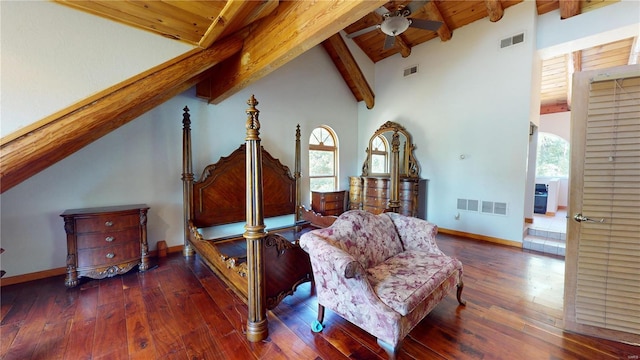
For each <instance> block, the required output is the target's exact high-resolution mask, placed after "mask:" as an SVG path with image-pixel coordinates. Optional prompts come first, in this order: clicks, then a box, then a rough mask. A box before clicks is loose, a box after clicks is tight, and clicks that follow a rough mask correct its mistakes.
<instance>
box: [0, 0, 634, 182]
mask: <svg viewBox="0 0 640 360" xmlns="http://www.w3.org/2000/svg"><path fill="white" fill-rule="evenodd" d="M55 1H57V2H59V3H61V4H64V5H67V6H70V7H73V8H75V9H78V10H82V11H85V12H88V13H91V14H94V15H97V16H101V17H105V18H108V19H111V20H114V21H117V22H121V23H123V24H127V25H130V26H134V27H137V28H140V29H144V30H147V31H151V32H154V33H157V34H160V35H162V36H165V37H168V38H171V39H176V40H177V41H184V42H187V43H190V44H193V45H196V49H194V50H193V51H192V52H190V53H188V54H185V55H184V56H182V57H180V58H177V59H175V60H174V61H171V62H169V63H167V64H163V65H161V66H159V67H157V68H155V69H152V70H150V71H149V72H147V73H144V74H140V75H138V76H136V77H134V78H132V79H129V80H127V81H125V82H123V83H121V84H119V85H117V86H115V87H113V88H110V89H106V90H105V91H104V92H102V93H100V94H97V95H94V96H92V97H91V98H87V99H86V100H84V101H81V102H79V103H78V104H75V105H74V106H72V107H70V108H68V109H65V110H63V111H60V112H58V113H56V114H53V115H51V116H50V117H47V118H45V119H42V120H40V121H38V122H36V123H34V124H32V125H31V126H27V127H25V128H23V129H21V130H20V131H18V132H16V133H14V134H10V135H8V136H6V137H3V138H2V139H1V141H0V146H1V149H0V150H1V152H0V184H1V187H0V192H4V191H6V190H8V189H10V188H11V187H13V186H15V185H16V184H18V183H20V182H22V181H23V180H25V179H27V178H29V177H30V176H32V175H34V174H36V173H38V172H39V171H41V170H43V169H44V168H46V167H48V166H49V165H51V164H53V163H55V162H56V161H58V160H61V159H62V158H64V157H66V156H68V155H70V154H71V153H73V152H75V151H77V150H78V149H80V148H82V147H83V146H85V145H87V144H89V143H90V142H92V141H94V140H96V139H98V138H99V137H101V136H104V135H105V134H107V133H109V132H110V131H112V130H113V129H115V128H117V127H118V126H121V125H123V124H125V123H127V122H128V121H131V120H133V119H135V118H136V117H138V116H140V115H141V114H142V113H144V112H146V111H148V110H150V109H151V108H153V107H155V106H157V105H159V104H161V103H162V102H164V101H166V100H167V99H169V98H170V97H171V96H174V95H175V94H177V93H179V92H180V91H184V89H185V87H189V86H193V85H194V84H196V93H197V95H198V96H200V97H203V98H206V99H207V100H208V101H209V102H212V103H219V102H221V101H222V100H224V99H226V98H227V97H229V96H231V95H233V94H234V93H236V92H237V91H239V90H241V89H242V88H244V87H246V86H248V85H250V84H251V83H253V82H254V81H256V80H258V79H260V78H262V77H264V76H266V75H267V74H269V73H271V72H272V71H274V70H275V69H277V68H279V67H280V66H282V65H284V64H285V63H287V62H288V61H290V60H291V59H293V58H295V57H296V56H298V55H300V54H302V53H303V52H305V51H306V50H308V49H310V48H312V47H314V46H316V45H318V44H321V43H322V44H323V46H324V48H325V49H327V51H328V53H329V54H330V55H331V58H332V59H333V61H334V62H335V64H336V66H337V69H338V70H339V71H340V73H341V74H342V76H343V78H344V79H345V82H346V83H347V85H348V86H349V88H350V89H351V90H352V92H353V94H354V97H355V99H356V100H357V101H365V103H366V105H367V107H369V108H372V107H373V106H374V98H375V95H374V93H373V91H372V89H371V87H370V86H369V84H367V82H366V79H365V78H364V76H363V75H362V73H361V71H360V69H359V68H358V65H357V63H356V62H355V61H354V60H353V57H352V56H351V54H350V53H349V50H348V48H347V47H346V45H345V44H344V41H343V40H342V38H341V36H337V35H336V34H338V33H339V32H341V31H342V30H344V33H345V34H351V33H353V32H355V31H358V30H360V29H363V28H366V27H368V26H371V25H376V24H379V23H380V21H381V19H382V17H381V16H380V15H379V14H378V13H379V12H380V11H378V12H376V10H377V9H379V8H380V6H384V7H385V8H386V9H387V10H388V11H393V10H396V9H399V8H402V7H403V6H407V5H408V4H409V3H411V1H389V2H386V1H384V0H376V1H374V0H350V1H335V2H333V1H281V2H279V1H278V0H262V1H244V0H227V1H180V0H143V1H120V0H117V1H114V0H97V1H75V0H71V1H69V0H55ZM522 1H523V0H479V1H474V0H459V1H458V0H433V1H430V2H421V1H416V2H415V4H412V5H419V6H417V10H415V11H414V13H413V14H411V18H415V19H424V20H437V21H440V22H442V26H441V27H440V28H439V29H438V30H437V31H429V30H421V29H414V28H409V29H408V30H407V31H405V32H403V33H402V34H401V35H399V36H396V39H395V43H394V46H392V47H391V48H390V49H387V50H385V49H384V48H383V44H384V40H385V35H384V34H383V33H382V32H381V31H380V30H379V29H374V30H373V31H370V32H368V33H366V34H364V35H361V36H357V37H355V38H354V42H355V43H356V44H357V45H358V46H359V47H360V48H361V49H362V50H363V51H364V52H365V53H366V54H367V56H368V57H369V58H370V59H371V60H372V61H374V62H378V61H380V60H383V59H385V58H387V57H389V56H393V55H395V54H398V53H399V54H401V56H404V57H406V56H410V54H411V48H412V47H413V46H416V45H418V44H421V43H424V42H426V41H431V40H439V41H447V40H449V39H450V38H451V37H452V36H453V34H454V32H455V30H456V29H458V28H460V27H462V26H465V25H467V24H470V23H472V22H474V21H478V20H481V19H484V18H489V19H490V20H491V21H494V22H495V21H500V19H501V18H502V17H503V16H504V9H507V8H509V7H511V6H513V5H515V4H517V3H519V2H522ZM615 1H619V0H603V1H593V0H536V8H537V12H538V14H539V15H541V14H544V13H547V12H549V11H553V10H556V9H560V16H561V17H562V18H568V17H572V16H575V15H578V14H580V13H581V12H584V11H588V10H591V9H593V8H595V7H599V6H604V5H607V4H610V3H611V2H615ZM293 19H295V21H293ZM293 34H295V36H292V35H293ZM634 46H635V49H636V54H637V40H636V39H630V40H628V41H627V42H625V43H622V44H620V45H618V46H617V47H616V48H617V49H618V50H617V51H622V52H624V51H623V50H622V48H624V49H625V51H626V53H627V57H628V58H629V57H632V56H629V54H631V53H633V51H632V50H631V48H632V47H634ZM611 51H612V52H613V51H614V50H613V48H612V49H611ZM605 53H607V54H608V53H609V50H606V49H604V48H598V49H584V50H582V52H581V53H580V54H579V55H576V54H572V55H571V57H569V56H568V55H567V56H565V57H564V58H562V59H554V60H553V61H552V60H551V59H549V60H548V63H547V61H545V64H544V67H545V74H544V75H543V76H544V77H545V78H544V79H543V86H544V87H545V88H543V90H542V91H543V99H544V102H545V104H547V105H553V107H555V109H556V110H557V109H561V107H558V106H557V105H558V104H562V102H563V101H564V103H565V104H567V93H568V89H567V90H566V91H565V90H563V89H562V86H564V87H566V86H567V84H566V79H568V76H569V75H568V74H559V73H558V71H559V70H558V69H559V68H562V67H563V66H564V64H567V63H568V62H569V61H570V60H571V59H574V60H575V59H578V57H577V56H579V59H580V61H578V63H581V64H582V65H581V66H582V67H583V68H584V69H585V70H586V69H587V68H586V67H589V66H592V65H588V64H591V63H592V62H594V63H597V64H600V65H597V66H604V64H605V63H606V62H605V61H604V60H598V58H600V57H603V56H604V55H603V54H605ZM617 56H618V57H619V56H620V55H617ZM621 56H622V57H624V55H621ZM613 57H614V56H613V55H612V56H611V58H613ZM636 58H637V55H636ZM563 63H564V64H563ZM574 64H575V62H574ZM608 64H612V65H613V63H608ZM574 66H575V65H574ZM594 66H596V65H594ZM565 68H566V66H565ZM159 75H162V77H160V79H162V80H161V81H158V82H157V83H158V85H159V86H160V88H158V87H157V86H156V87H149V86H147V87H141V86H140V84H143V83H144V82H145V81H149V80H150V79H153V78H157V77H158V76H159ZM213 79H215V81H213ZM151 89H153V93H151V92H150V91H151ZM545 91H548V94H545ZM125 99H126V100H125ZM566 106H568V105H566ZM553 107H549V109H552V108H553ZM105 114H106V115H105ZM114 117H117V119H118V121H117V122H114V121H108V119H113V118H114ZM71 124H74V125H73V126H71ZM72 127H73V128H72ZM82 128H84V129H90V130H91V131H81V130H80V129H82ZM43 139H46V140H43Z"/></svg>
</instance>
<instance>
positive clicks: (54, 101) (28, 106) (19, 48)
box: [0, 1, 193, 137]
mask: <svg viewBox="0 0 640 360" xmlns="http://www.w3.org/2000/svg"><path fill="white" fill-rule="evenodd" d="M0 7H1V9H2V11H1V16H2V21H1V22H0V24H1V25H0V26H1V30H2V31H0V34H1V35H0V36H1V43H2V69H1V71H2V83H1V85H0V86H1V93H2V108H1V110H0V111H1V115H2V127H1V128H0V136H1V137H4V136H6V135H8V134H11V133H13V132H14V131H16V130H19V129H20V128H22V127H23V126H25V125H29V124H31V123H33V122H35V121H37V120H40V119H42V118H44V117H46V116H49V115H51V114H53V113H55V112H57V111H59V110H62V109H64V108H66V107H68V106H70V105H72V104H74V103H76V102H78V101H80V100H82V99H84V98H86V97H88V96H90V95H92V94H95V93H97V92H99V91H101V90H104V89H106V88H108V87H110V86H113V85H115V84H117V83H119V82H121V81H124V80H126V79H128V78H130V77H132V76H134V75H137V74H139V73H141V72H143V71H145V70H148V69H150V68H152V67H154V66H156V65H158V64H161V63H163V62H165V61H167V60H170V59H172V58H174V57H176V56H178V55H180V54H182V53H184V52H186V51H188V50H190V49H192V48H193V46H190V45H188V44H186V43H182V42H178V41H172V40H169V39H166V38H164V37H162V36H158V35H154V34H152V33H150V32H147V31H139V30H134V29H133V28H131V27H129V26H122V25H120V24H118V23H116V22H113V21H110V20H107V19H103V18H100V17H97V16H94V15H90V14H88V13H86V12H82V11H78V10H75V9H72V8H70V7H68V6H63V5H60V4H56V3H54V2H50V1H1V2H0Z"/></svg>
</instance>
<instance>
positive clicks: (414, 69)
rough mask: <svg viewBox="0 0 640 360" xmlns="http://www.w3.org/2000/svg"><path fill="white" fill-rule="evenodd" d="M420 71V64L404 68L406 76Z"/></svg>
mask: <svg viewBox="0 0 640 360" xmlns="http://www.w3.org/2000/svg"><path fill="white" fill-rule="evenodd" d="M417 72H418V65H413V66H412V67H408V68H406V69H404V76H409V75H413V74H415V73H417Z"/></svg>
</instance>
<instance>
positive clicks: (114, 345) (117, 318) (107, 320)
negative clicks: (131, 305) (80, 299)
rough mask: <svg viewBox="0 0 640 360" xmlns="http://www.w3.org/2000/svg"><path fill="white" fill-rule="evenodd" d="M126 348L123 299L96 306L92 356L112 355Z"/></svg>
mask: <svg viewBox="0 0 640 360" xmlns="http://www.w3.org/2000/svg"><path fill="white" fill-rule="evenodd" d="M127 348H128V345H127V321H126V318H125V309H124V301H123V299H122V298H121V299H120V301H116V300H112V301H110V302H107V303H105V304H103V305H100V306H98V315H97V316H96V330H95V333H94V336H93V351H92V353H93V357H94V358H95V357H97V356H102V355H113V356H114V357H117V354H120V353H121V352H122V349H125V351H126V349H127Z"/></svg>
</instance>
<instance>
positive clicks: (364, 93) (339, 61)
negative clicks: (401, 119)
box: [322, 34, 375, 109]
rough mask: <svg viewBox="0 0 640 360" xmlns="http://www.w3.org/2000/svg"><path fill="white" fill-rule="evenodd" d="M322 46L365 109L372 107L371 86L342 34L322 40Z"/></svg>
mask: <svg viewBox="0 0 640 360" xmlns="http://www.w3.org/2000/svg"><path fill="white" fill-rule="evenodd" d="M322 46H323V47H324V48H325V49H326V50H327V53H329V56H330V57H331V59H332V60H333V62H334V64H335V65H336V67H337V68H338V71H340V74H341V75H342V78H344V80H345V82H346V83H347V85H348V86H349V88H350V89H351V92H352V93H353V96H355V98H356V100H358V101H364V103H365V104H366V106H367V109H373V106H374V98H375V95H374V94H373V90H371V86H369V83H368V82H367V79H366V78H365V77H364V74H363V73H362V70H361V69H360V67H359V66H358V63H357V62H356V60H355V59H354V57H353V55H352V54H351V51H349V48H348V47H347V44H346V43H345V42H344V39H342V36H340V34H335V35H333V36H331V37H330V38H328V39H327V40H325V41H323V42H322Z"/></svg>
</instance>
